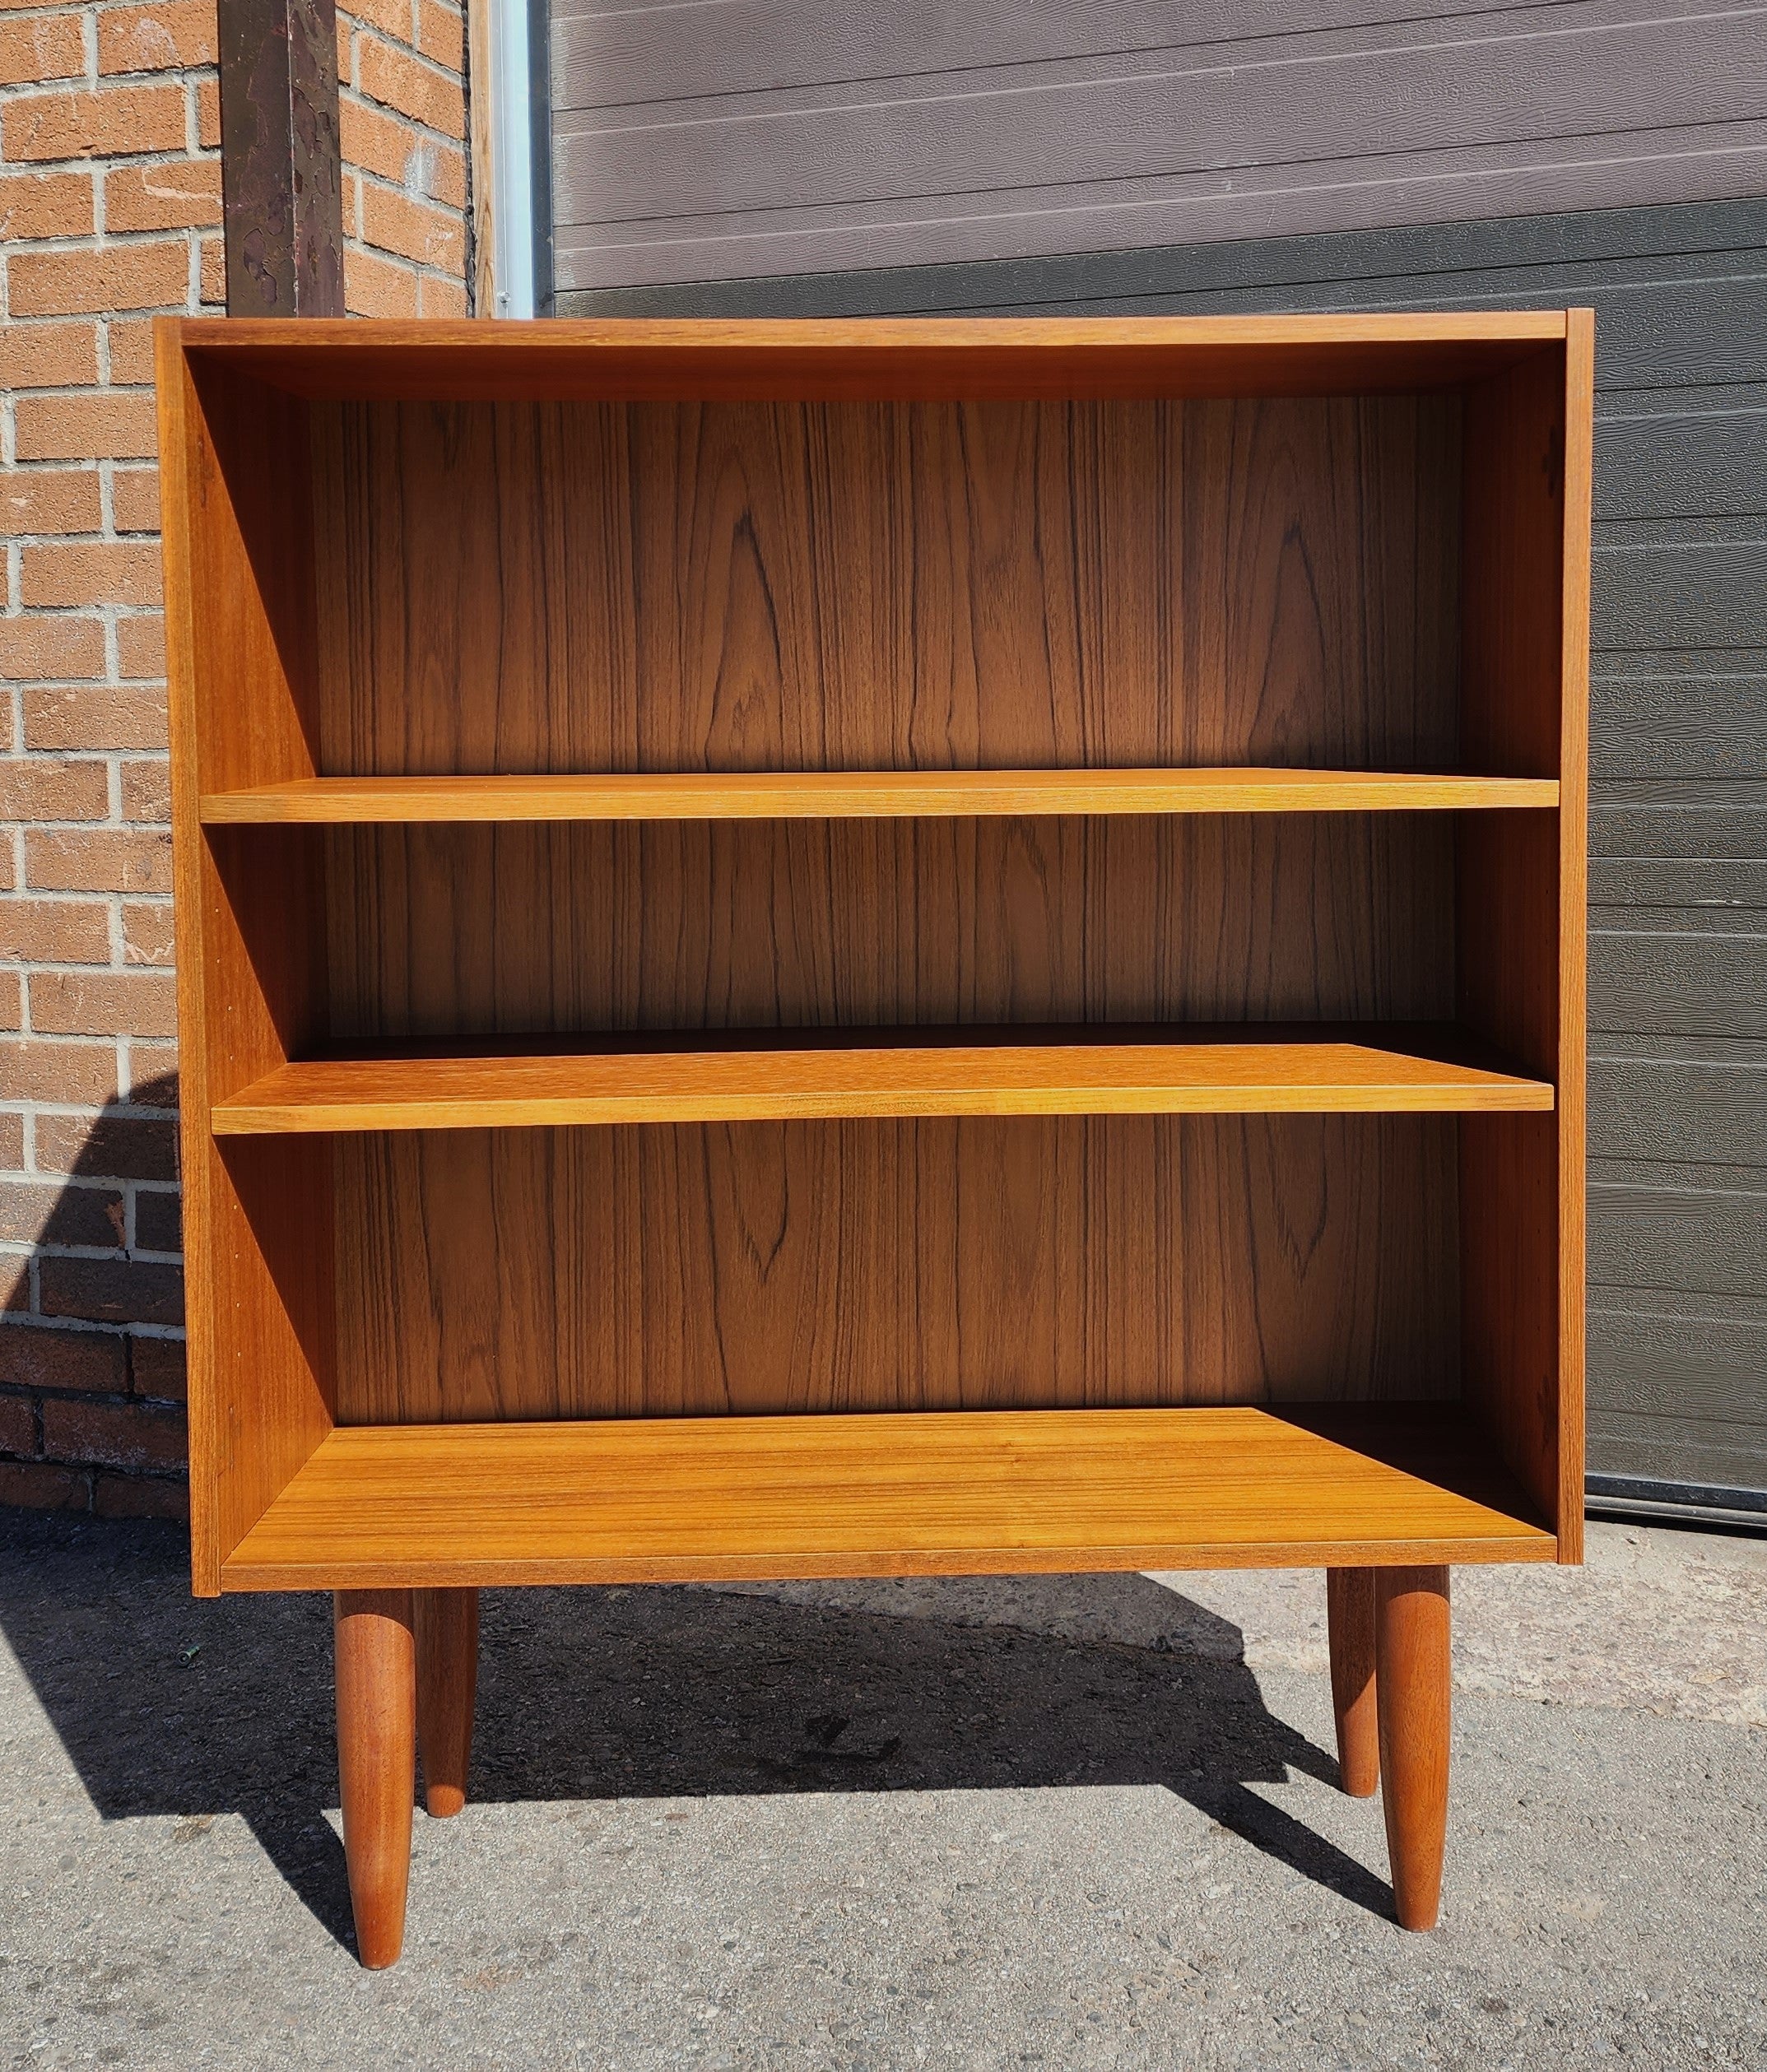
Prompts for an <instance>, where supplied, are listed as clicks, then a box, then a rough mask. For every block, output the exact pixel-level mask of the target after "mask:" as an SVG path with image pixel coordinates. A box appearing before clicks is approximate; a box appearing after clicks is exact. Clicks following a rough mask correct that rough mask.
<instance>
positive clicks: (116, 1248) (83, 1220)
mask: <svg viewBox="0 0 1767 2072" xmlns="http://www.w3.org/2000/svg"><path fill="white" fill-rule="evenodd" d="M0 1239H3V1240H5V1241H6V1242H7V1243H9V1244H24V1245H87V1246H92V1247H102V1248H105V1249H108V1250H110V1251H113V1252H120V1251H121V1250H122V1249H123V1196H121V1195H120V1194H119V1193H117V1192H115V1191H114V1189H112V1188H109V1187H58V1186H57V1185H56V1184H55V1183H54V1182H53V1181H43V1180H0ZM175 1248H176V1247H166V1246H164V1245H160V1246H154V1247H148V1249H151V1250H154V1251H162V1252H163V1251H166V1250H168V1249H175Z"/></svg>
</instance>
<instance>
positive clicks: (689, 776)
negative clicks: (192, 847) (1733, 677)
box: [202, 769, 1559, 826]
mask: <svg viewBox="0 0 1767 2072" xmlns="http://www.w3.org/2000/svg"><path fill="white" fill-rule="evenodd" d="M1558 802H1559V787H1558V785H1557V783H1556V782H1555V780H1554V779H1551V778H1514V777H1511V778H1490V777H1477V776H1458V775H1457V776H1444V775H1431V776H1419V775H1412V774H1405V773H1388V772H1374V771H1366V770H1309V769H1184V770H1168V769H1159V770H1130V769H1100V770H946V771H941V770H928V771H906V770H861V771H853V772H851V773H848V774H828V773H825V772H822V771H820V770H797V771H784V772H766V771H758V772H756V773H755V774H752V775H751V776H746V777H740V778H739V777H733V776H729V775H725V774H717V773H712V772H708V771H686V772H682V773H678V774H677V773H674V772H667V771H665V772H656V773H649V772H626V773H623V774H616V775H613V776H606V777H324V778H306V779H305V780H303V781H300V782H297V783H290V784H266V785H260V786H258V787H257V788H256V789H254V790H251V791H241V792H211V793H210V794H209V795H208V796H207V797H205V798H204V799H203V801H202V820H203V822H204V825H207V826H225V825H246V826H253V825H256V826H279V825H333V826H349V825H355V826H360V825H367V824H371V823H374V822H381V821H389V822H395V823H398V822H413V821H421V822H460V821H476V820H827V819H862V820H863V819H897V820H928V819H940V818H943V819H961V820H970V819H974V818H975V817H977V816H978V815H999V814H1011V815H1030V814H1102V813H1137V814H1148V813H1381V812H1386V813H1400V812H1420V811H1426V812H1442V811H1476V810H1480V809H1492V808H1499V807H1516V806H1556V805H1557V804H1558Z"/></svg>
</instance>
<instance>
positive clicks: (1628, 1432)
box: [1588, 1346, 1767, 1509]
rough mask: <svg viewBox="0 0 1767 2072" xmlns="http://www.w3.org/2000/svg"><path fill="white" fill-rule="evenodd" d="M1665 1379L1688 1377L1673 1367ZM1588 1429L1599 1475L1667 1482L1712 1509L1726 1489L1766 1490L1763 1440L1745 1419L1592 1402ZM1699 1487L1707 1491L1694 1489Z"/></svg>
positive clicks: (1599, 1357)
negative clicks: (1637, 1410) (1637, 1412)
mask: <svg viewBox="0 0 1767 2072" xmlns="http://www.w3.org/2000/svg"><path fill="white" fill-rule="evenodd" d="M1591 1351H1592V1358H1593V1360H1594V1361H1596V1362H1597V1364H1599V1363H1600V1362H1601V1361H1602V1359H1603V1358H1604V1355H1603V1354H1602V1352H1601V1351H1600V1350H1599V1349H1597V1348H1594V1347H1593V1346H1592V1349H1591ZM1666 1378H1667V1381H1668V1382H1669V1384H1670V1387H1671V1390H1673V1388H1674V1387H1676V1385H1677V1384H1682V1383H1690V1381H1691V1378H1692V1377H1690V1375H1687V1374H1686V1373H1684V1372H1682V1371H1678V1370H1673V1369H1672V1370H1669V1372H1668V1373H1667V1377H1666ZM1588 1433H1589V1457H1590V1459H1591V1460H1592V1461H1599V1462H1600V1463H1601V1472H1602V1474H1603V1475H1614V1476H1625V1477H1628V1478H1631V1479H1634V1480H1637V1481H1639V1482H1640V1483H1647V1484H1668V1485H1671V1486H1672V1487H1674V1488H1675V1489H1676V1491H1677V1494H1679V1492H1680V1491H1682V1490H1686V1491H1687V1492H1689V1493H1690V1498H1691V1500H1692V1501H1693V1502H1695V1503H1706V1504H1709V1505H1712V1506H1714V1508H1715V1507H1717V1506H1718V1505H1720V1504H1722V1503H1723V1495H1722V1492H1723V1491H1725V1490H1727V1489H1737V1490H1750V1491H1758V1490H1760V1489H1767V1443H1761V1444H1759V1445H1757V1444H1755V1443H1754V1442H1753V1440H1752V1439H1751V1435H1750V1432H1749V1428H1748V1426H1746V1424H1726V1423H1724V1422H1723V1420H1722V1419H1690V1418H1679V1417H1676V1416H1675V1415H1673V1413H1672V1412H1670V1411H1663V1412H1662V1413H1660V1414H1653V1415H1644V1416H1629V1415H1626V1414H1625V1412H1623V1411H1621V1410H1611V1409H1609V1408H1608V1407H1607V1405H1601V1404H1596V1403H1593V1402H1592V1403H1591V1404H1590V1405H1589V1416H1588ZM1702 1491H1704V1492H1709V1493H1710V1494H1707V1495H1700V1494H1695V1493H1698V1492H1702ZM1640 1494H1642V1492H1640ZM1737 1508H1739V1509H1740V1508H1742V1507H1741V1506H1738V1507H1737Z"/></svg>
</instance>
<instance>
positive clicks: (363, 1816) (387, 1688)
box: [332, 1589, 416, 1972]
mask: <svg viewBox="0 0 1767 2072" xmlns="http://www.w3.org/2000/svg"><path fill="white" fill-rule="evenodd" d="M332 1631H333V1634H334V1638H335V1644H336V1649H337V1777H338V1786H339V1792H340V1798H341V1803H342V1811H343V1846H344V1855H345V1858H346V1863H347V1865H348V1870H349V1877H350V1909H351V1913H352V1914H353V1915H354V1916H355V1917H356V1954H357V1955H358V1956H359V1957H360V1958H361V1960H362V1963H363V1965H364V1966H365V1968H366V1969H367V1970H369V1971H371V1972H378V1971H384V1969H385V1968H386V1967H387V1966H388V1964H394V1963H398V1955H399V1951H400V1949H401V1948H402V1946H403V1944H404V1940H405V1898H406V1892H407V1888H408V1886H409V1884H410V1882H411V1828H412V1791H413V1790H414V1788H415V1785H416V1776H415V1771H416V1709H415V1708H416V1667H415V1661H416V1657H415V1652H414V1648H413V1643H412V1599H411V1592H410V1591H408V1590H399V1589H390V1590H374V1589H370V1590H340V1591H337V1595H336V1596H335V1598H334V1599H333V1600H332Z"/></svg>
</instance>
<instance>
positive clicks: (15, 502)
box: [0, 467, 105, 604]
mask: <svg viewBox="0 0 1767 2072" xmlns="http://www.w3.org/2000/svg"><path fill="white" fill-rule="evenodd" d="M104 523H105V514H104V512H103V510H102V509H100V495H99V485H98V474H97V471H96V470H95V469H94V468H90V467H34V468H26V469H24V470H8V471H7V472H6V473H4V474H0V535H3V536H4V537H7V538H8V539H15V540H16V539H18V538H19V537H21V536H23V535H26V534H29V533H33V532H36V533H42V532H102V531H103V529H104ZM24 602H25V603H26V604H32V603H35V604H70V603H72V604H93V603H96V602H99V600H97V599H96V598H94V597H72V598H69V597H36V598H32V597H26V598H25V599H24Z"/></svg>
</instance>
